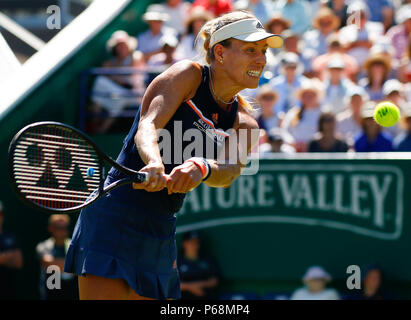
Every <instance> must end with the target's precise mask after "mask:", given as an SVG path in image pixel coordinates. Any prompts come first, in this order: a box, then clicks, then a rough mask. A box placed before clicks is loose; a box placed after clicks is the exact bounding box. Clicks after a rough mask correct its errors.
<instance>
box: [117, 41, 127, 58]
mask: <svg viewBox="0 0 411 320" xmlns="http://www.w3.org/2000/svg"><path fill="white" fill-rule="evenodd" d="M114 51H115V55H116V57H117V58H119V59H125V58H126V57H127V56H128V55H129V54H130V49H129V47H128V45H127V43H125V42H120V43H118V44H117V45H116V46H115V49H114Z"/></svg>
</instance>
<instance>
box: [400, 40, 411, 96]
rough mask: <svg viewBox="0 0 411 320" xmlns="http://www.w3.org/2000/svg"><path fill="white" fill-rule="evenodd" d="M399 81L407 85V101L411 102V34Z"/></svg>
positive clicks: (401, 62)
mask: <svg viewBox="0 0 411 320" xmlns="http://www.w3.org/2000/svg"><path fill="white" fill-rule="evenodd" d="M398 79H399V80H400V81H401V82H403V83H406V84H407V85H406V87H407V88H406V91H407V92H408V93H409V94H407V100H408V101H411V33H410V34H409V35H408V44H407V49H406V51H405V52H404V56H403V57H402V58H401V60H400V62H399V72H398Z"/></svg>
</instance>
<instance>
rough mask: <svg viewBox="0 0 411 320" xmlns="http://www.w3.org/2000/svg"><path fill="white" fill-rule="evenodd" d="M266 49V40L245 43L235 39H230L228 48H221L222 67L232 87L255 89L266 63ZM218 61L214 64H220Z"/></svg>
mask: <svg viewBox="0 0 411 320" xmlns="http://www.w3.org/2000/svg"><path fill="white" fill-rule="evenodd" d="M267 48H268V46H267V43H266V40H260V41H256V42H245V41H240V40H236V39H232V41H231V46H230V47H229V48H224V47H223V52H222V54H221V57H222V59H223V64H222V66H223V68H224V70H225V72H226V74H227V76H228V78H229V79H230V80H231V81H232V82H233V85H234V86H237V87H240V88H257V86H258V82H259V79H260V76H261V74H262V72H263V69H264V67H265V64H266V62H267V60H266V57H265V53H266V51H267ZM218 59H219V58H217V61H216V62H215V63H220V62H218Z"/></svg>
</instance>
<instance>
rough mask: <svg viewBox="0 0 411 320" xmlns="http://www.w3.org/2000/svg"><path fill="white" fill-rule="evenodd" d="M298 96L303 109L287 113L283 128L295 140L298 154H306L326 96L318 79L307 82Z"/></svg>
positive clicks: (315, 130)
mask: <svg viewBox="0 0 411 320" xmlns="http://www.w3.org/2000/svg"><path fill="white" fill-rule="evenodd" d="M296 95H297V98H298V100H299V101H301V107H297V106H296V107H293V108H292V109H290V111H288V112H287V114H286V115H285V117H284V120H283V122H282V127H283V128H284V129H285V130H287V131H288V132H289V133H290V134H291V135H292V136H293V138H294V139H295V141H296V143H295V148H296V150H297V152H305V151H306V150H307V144H308V142H309V141H310V140H311V139H312V138H313V136H314V134H315V133H316V132H317V128H318V119H319V118H320V115H321V101H322V99H323V96H324V89H323V85H322V83H321V81H320V80H318V79H309V80H306V81H304V82H303V83H302V85H301V88H300V89H299V90H298V91H297V92H296Z"/></svg>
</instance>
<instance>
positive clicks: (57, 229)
mask: <svg viewBox="0 0 411 320" xmlns="http://www.w3.org/2000/svg"><path fill="white" fill-rule="evenodd" d="M69 224H70V218H69V216H68V215H66V214H53V215H51V216H50V218H49V224H48V231H49V232H50V234H51V237H50V238H48V239H47V240H45V241H43V242H40V243H39V244H38V245H37V247H36V251H37V256H38V258H39V261H40V266H41V273H40V294H41V298H42V299H43V300H77V299H78V287H77V279H76V277H75V276H74V275H73V274H70V273H66V272H63V270H64V260H65V258H66V253H67V249H68V247H69V245H70V242H71V239H70V238H69V237H68V227H69ZM50 266H57V267H58V268H59V269H60V271H61V288H60V289H50V288H48V287H47V278H48V277H49V276H50V272H49V273H47V268H49V267H50ZM53 273H54V272H53Z"/></svg>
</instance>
